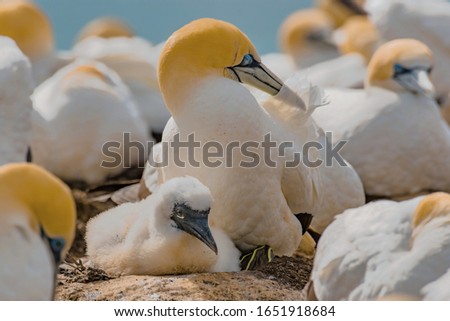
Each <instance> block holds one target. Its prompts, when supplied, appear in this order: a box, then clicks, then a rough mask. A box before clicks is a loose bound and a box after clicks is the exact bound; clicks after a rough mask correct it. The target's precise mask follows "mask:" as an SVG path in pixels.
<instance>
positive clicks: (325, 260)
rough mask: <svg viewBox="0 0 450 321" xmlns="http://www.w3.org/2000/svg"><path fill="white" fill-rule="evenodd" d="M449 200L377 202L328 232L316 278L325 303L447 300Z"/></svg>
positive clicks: (315, 268) (352, 212)
mask: <svg viewBox="0 0 450 321" xmlns="http://www.w3.org/2000/svg"><path fill="white" fill-rule="evenodd" d="M449 223H450V195H449V194H446V193H434V194H430V195H428V196H425V197H423V196H421V197H417V198H414V199H412V200H408V201H403V202H393V201H377V202H372V203H369V204H367V205H364V206H362V207H360V208H356V209H350V210H347V211H345V212H344V213H343V214H342V215H339V216H337V218H336V220H335V221H334V222H333V223H332V224H331V225H330V226H329V227H328V228H327V229H326V230H325V232H324V233H323V235H322V237H321V239H320V241H319V244H318V247H317V251H316V257H315V259H314V266H313V271H312V276H311V279H312V281H313V286H314V291H315V294H316V296H317V298H318V299H320V300H372V299H376V298H379V297H384V296H387V295H390V294H395V293H401V294H404V295H408V296H413V297H417V298H419V299H434V300H445V299H448V298H449V297H448V291H447V289H448V283H446V281H447V280H448V275H447V274H448V269H449V266H450V228H449V227H450V224H449Z"/></svg>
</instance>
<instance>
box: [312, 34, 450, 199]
mask: <svg viewBox="0 0 450 321" xmlns="http://www.w3.org/2000/svg"><path fill="white" fill-rule="evenodd" d="M380 49H381V50H379V51H377V53H376V54H375V56H374V57H375V58H374V59H373V61H371V63H370V65H369V72H370V74H369V75H368V80H367V84H366V88H365V89H364V90H351V89H347V90H345V89H328V90H326V94H327V95H328V98H329V100H330V104H329V105H327V106H324V107H323V108H319V109H317V110H316V111H315V112H314V114H313V118H314V119H315V120H316V121H317V123H318V124H319V125H320V126H321V127H322V128H323V129H324V130H325V131H330V132H332V133H333V141H334V142H338V141H347V140H348V142H347V143H346V145H345V147H344V148H343V149H342V155H343V156H344V158H345V159H346V160H348V161H349V162H350V163H351V164H352V165H353V166H354V168H355V169H356V171H357V172H358V174H359V176H360V177H361V179H362V181H363V184H364V188H365V191H366V194H369V195H388V196H394V195H405V194H413V193H416V192H420V191H424V190H429V189H431V190H445V191H448V190H450V176H448V175H446V173H449V172H450V131H449V129H448V126H447V124H446V123H445V122H444V121H443V119H442V118H441V116H440V113H439V110H438V106H437V105H436V103H435V102H434V100H433V99H432V98H430V97H428V95H429V93H431V92H432V89H433V88H432V84H431V83H430V81H429V80H428V77H427V75H426V72H425V71H424V70H425V69H427V68H429V67H430V64H431V62H430V59H431V58H430V57H429V55H430V53H429V52H428V49H427V48H426V47H424V45H423V44H421V43H419V42H416V41H415V40H398V41H395V42H391V43H387V44H386V45H384V46H382V47H380ZM390 55H392V56H390ZM402 55H404V56H403V58H402ZM424 57H428V58H426V59H425V58H424ZM402 64H403V65H405V66H406V68H407V69H404V68H403V67H402ZM409 66H413V67H409ZM415 68H417V70H416V69H415ZM394 69H397V70H398V71H394Z"/></svg>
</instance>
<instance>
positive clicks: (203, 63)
mask: <svg viewBox="0 0 450 321" xmlns="http://www.w3.org/2000/svg"><path fill="white" fill-rule="evenodd" d="M207 77H225V78H229V79H232V80H236V81H239V82H243V83H247V84H249V85H252V86H255V87H257V88H259V89H261V90H263V91H266V92H267V93H269V94H272V95H275V94H277V93H278V92H279V91H280V89H281V87H282V85H283V83H282V81H281V80H280V79H278V77H276V76H275V75H274V74H272V73H271V72H270V71H269V70H268V69H267V68H266V67H265V66H264V65H263V64H262V63H261V58H260V57H259V55H258V53H257V52H256V49H255V47H254V46H253V44H252V43H251V41H250V40H249V39H248V37H247V36H246V35H245V34H243V33H242V32H241V31H240V30H239V29H238V28H237V27H235V26H233V25H232V24H230V23H227V22H224V21H220V20H215V19H209V18H203V19H199V20H195V21H192V22H191V23H189V24H187V25H185V26H184V27H182V28H181V29H179V30H178V31H176V32H174V33H173V34H172V36H170V38H169V39H168V40H167V42H166V44H165V46H164V48H163V50H162V52H161V56H160V60H159V68H158V80H159V85H160V88H161V92H162V94H163V97H164V100H165V101H166V105H167V107H168V108H169V110H170V111H171V113H172V114H174V113H176V109H177V106H178V105H180V103H182V101H183V98H184V97H185V96H186V95H187V94H188V92H189V90H190V89H191V88H192V86H196V85H197V84H198V82H199V81H200V80H204V79H205V78H207Z"/></svg>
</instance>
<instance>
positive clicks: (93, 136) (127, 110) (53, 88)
mask: <svg viewBox="0 0 450 321" xmlns="http://www.w3.org/2000/svg"><path fill="white" fill-rule="evenodd" d="M32 99H33V104H34V106H33V107H34V112H33V138H32V149H33V153H34V160H35V162H36V163H37V164H41V165H42V166H44V167H46V168H47V169H49V170H50V171H52V172H53V173H55V174H57V175H58V176H60V177H62V178H64V179H67V180H83V181H86V182H88V183H98V182H101V181H103V180H104V179H106V178H107V177H108V176H110V175H114V174H118V173H120V172H121V171H123V169H124V168H125V167H127V166H133V165H137V164H138V163H139V162H142V163H143V160H145V159H146V155H147V151H146V148H147V142H148V141H149V139H150V138H149V136H148V134H147V129H146V126H145V124H144V122H143V120H142V119H141V116H140V113H139V111H138V109H137V108H136V106H135V105H134V103H133V101H132V99H131V96H130V94H129V91H128V89H127V88H126V86H125V85H124V84H123V82H122V81H121V80H120V78H119V77H118V76H117V75H116V74H115V73H114V72H113V71H112V70H110V69H109V68H107V67H106V66H104V65H103V64H101V63H98V62H93V61H77V62H75V63H73V64H71V65H69V66H66V67H65V68H63V69H61V70H60V71H58V72H57V73H56V74H55V75H54V76H53V77H52V78H50V79H48V80H47V81H45V82H44V83H43V84H41V85H40V86H39V87H38V88H37V89H36V90H35V92H34V94H33V96H32ZM125 133H129V134H130V136H129V139H130V141H131V142H138V143H140V144H141V145H142V148H141V150H139V151H138V150H137V148H135V147H133V148H130V146H125V141H126V138H124V135H125ZM109 142H114V144H115V145H114V146H113V147H112V146H111V147H110V148H108V151H105V146H104V144H106V143H109ZM118 144H120V145H118ZM125 148H126V150H124V149H125ZM113 153H114V155H115V156H113V155H112V154H113ZM112 157H113V158H112ZM103 161H104V162H107V163H108V164H109V165H105V164H103V163H102V162H103ZM113 161H115V162H116V163H115V164H112V163H111V162H113Z"/></svg>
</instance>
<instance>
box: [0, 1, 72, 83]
mask: <svg viewBox="0 0 450 321" xmlns="http://www.w3.org/2000/svg"><path fill="white" fill-rule="evenodd" d="M0 35H4V36H8V37H10V38H12V39H13V40H14V41H16V43H17V45H18V46H19V48H20V49H21V50H22V51H23V53H24V54H25V55H27V56H28V58H29V59H30V61H31V64H32V66H33V69H32V71H33V79H34V81H35V84H36V85H38V84H40V83H41V82H42V81H44V80H45V79H46V78H48V77H49V76H51V75H52V74H53V73H54V72H55V71H56V70H58V69H59V68H61V67H62V66H64V65H66V64H67V63H69V62H70V61H71V60H72V58H71V57H70V56H67V55H64V54H59V53H57V52H56V51H55V44H54V42H55V41H54V35H53V29H52V26H51V24H50V21H49V19H48V17H47V16H46V14H45V13H44V12H43V11H42V10H41V9H40V8H39V7H38V6H37V5H36V4H35V3H33V2H31V1H26V0H7V1H0Z"/></svg>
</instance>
